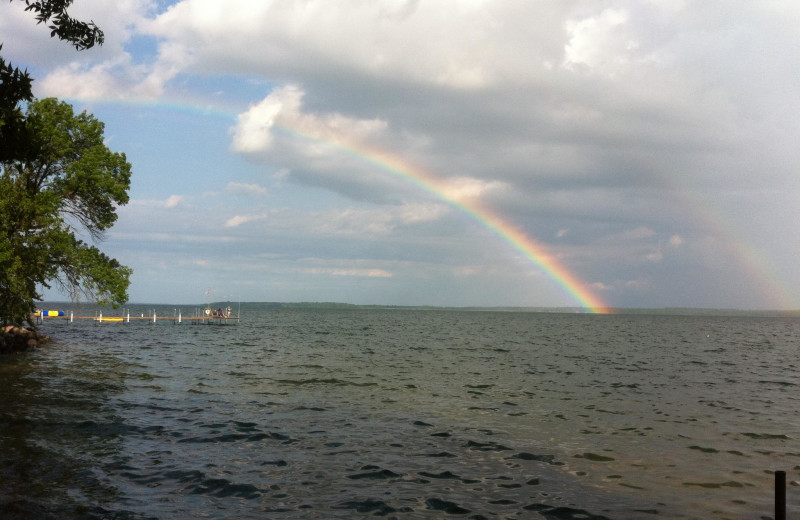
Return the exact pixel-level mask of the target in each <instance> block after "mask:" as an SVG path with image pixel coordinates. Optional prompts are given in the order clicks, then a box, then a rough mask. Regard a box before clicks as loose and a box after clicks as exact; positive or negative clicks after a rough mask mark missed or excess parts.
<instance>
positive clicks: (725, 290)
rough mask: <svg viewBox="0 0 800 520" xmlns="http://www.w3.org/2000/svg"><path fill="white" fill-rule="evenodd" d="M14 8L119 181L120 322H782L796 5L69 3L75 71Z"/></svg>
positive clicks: (41, 80)
mask: <svg viewBox="0 0 800 520" xmlns="http://www.w3.org/2000/svg"><path fill="white" fill-rule="evenodd" d="M23 8H24V5H23V4H22V3H21V2H19V1H16V2H11V3H9V2H0V40H2V42H3V49H2V53H3V55H4V57H5V58H6V59H7V60H10V61H12V62H13V63H14V64H15V65H18V66H20V67H22V68H27V69H28V70H29V71H30V72H31V73H32V75H33V77H34V78H35V83H34V92H35V95H36V96H37V97H47V96H55V97H58V98H61V99H64V100H67V101H69V102H70V103H72V104H73V105H74V106H75V107H76V108H77V109H79V110H87V111H89V112H91V113H93V114H94V115H95V116H96V117H97V118H98V119H100V120H101V121H104V122H105V123H106V138H107V143H108V146H109V147H110V148H111V149H112V150H114V151H120V152H125V153H126V154H127V157H128V159H129V161H130V162H131V163H132V164H133V172H134V173H133V181H132V187H131V193H130V194H131V202H130V204H128V205H127V206H125V207H123V208H120V211H119V215H120V218H119V221H118V223H117V224H116V226H115V227H114V228H113V229H112V231H111V232H109V233H108V236H107V238H106V240H105V242H104V243H103V244H102V245H101V248H102V249H104V250H105V251H107V252H108V253H109V254H111V255H112V256H114V257H116V258H117V259H118V260H120V261H121V262H122V263H124V264H126V265H129V266H131V267H132V268H133V269H134V271H135V273H134V275H133V278H132V285H131V288H130V295H131V300H132V301H134V302H152V303H160V302H164V303H184V302H186V303H193V302H203V301H206V300H207V299H208V298H209V297H208V296H206V295H205V294H206V292H207V291H209V292H210V294H211V295H212V297H213V298H215V299H227V298H231V299H239V298H241V300H242V301H339V302H350V303H358V304H397V305H417V304H429V305H452V306H472V305H486V306H495V305H514V306H517V305H520V306H577V305H585V304H587V302H595V303H597V302H601V303H604V304H606V305H609V306H614V307H665V306H682V307H725V308H745V309H762V308H769V309H785V308H798V307H800V262H798V259H800V217H799V216H798V213H799V203H800V175H799V174H798V171H797V170H798V165H800V117H798V115H800V32H799V31H798V30H797V28H798V27H800V3H798V2H796V1H795V0H785V1H780V0H774V1H766V0H765V1H758V2H753V1H750V0H738V1H737V0H726V1H721V0H720V1H715V0H703V1H696V2H692V1H688V0H687V1H683V0H638V1H633V0H630V1H628V0H591V1H579V0H550V1H519V0H427V1H426V0H418V1H415V0H337V1H319V0H274V1H267V0H238V1H235V2H223V1H218V0H183V1H165V0H161V1H154V0H115V1H114V2H108V1H107V0H76V2H75V4H74V6H73V8H72V10H71V13H72V14H73V15H74V16H76V17H79V18H82V19H92V20H94V21H95V22H96V23H97V24H98V25H100V26H101V28H102V29H103V30H104V31H105V34H106V43H105V45H104V46H103V47H100V48H95V49H91V50H89V51H85V52H80V53H78V52H76V51H75V50H74V49H73V48H72V47H70V46H69V45H68V44H66V43H63V42H59V41H57V40H51V39H50V38H49V31H48V30H47V29H46V28H45V27H43V26H37V25H36V23H35V20H34V19H33V16H32V15H31V14H30V13H26V12H24V10H23ZM509 233H513V236H515V237H517V238H516V239H513V237H512V238H509V236H510V235H509ZM520 237H524V238H520ZM521 244H522V245H521ZM525 244H528V245H527V246H526V245H525Z"/></svg>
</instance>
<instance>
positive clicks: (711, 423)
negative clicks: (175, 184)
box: [0, 306, 800, 520]
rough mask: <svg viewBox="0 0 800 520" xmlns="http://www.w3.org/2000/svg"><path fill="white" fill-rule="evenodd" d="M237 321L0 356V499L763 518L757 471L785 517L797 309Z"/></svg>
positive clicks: (183, 508)
mask: <svg viewBox="0 0 800 520" xmlns="http://www.w3.org/2000/svg"><path fill="white" fill-rule="evenodd" d="M140 311H141V312H145V313H146V312H147V308H142V309H136V308H134V309H133V313H134V314H136V313H139V312H140ZM158 311H159V312H158V314H159V315H165V314H173V307H169V308H166V307H163V308H160V309H158ZM188 311H189V310H185V311H184V314H185V313H186V312H188ZM242 317H243V320H242V322H241V323H240V324H239V325H227V326H211V325H189V324H187V323H184V324H181V325H174V324H170V323H165V322H160V323H157V324H155V325H154V324H152V323H147V322H137V323H130V324H119V323H116V324H103V325H99V326H98V325H95V324H93V323H92V322H80V323H74V324H71V325H69V324H67V323H65V322H63V321H48V322H46V323H45V324H44V326H43V328H44V330H45V331H46V332H48V333H50V334H51V335H52V336H54V338H55V339H54V342H53V343H52V344H51V345H49V346H47V347H45V348H42V349H40V350H38V351H36V352H33V353H29V354H23V355H16V356H9V357H6V358H4V359H2V360H0V378H1V380H2V385H0V500H2V502H0V504H1V505H0V507H2V509H0V513H2V515H3V517H4V518H5V517H12V518H13V517H15V516H16V517H18V518H87V519H98V518H132V519H133V518H136V519H138V518H162V519H182V518H220V519H222V518H280V519H291V518H311V519H313V518H367V517H370V518H371V517H379V518H399V519H406V518H474V519H479V518H547V519H595V520H598V519H602V518H614V519H627V518H697V519H700V518H702V519H708V518H717V519H723V518H732V519H733V518H737V519H738V518H761V517H764V518H769V517H770V516H771V514H772V507H773V493H772V482H773V480H772V479H773V477H772V472H773V471H774V470H777V469H783V470H786V471H787V472H788V480H789V482H790V486H789V489H788V496H789V511H790V513H791V512H792V511H794V513H795V514H798V513H800V488H798V487H797V486H796V485H794V484H796V481H798V480H800V470H799V469H798V468H800V442H798V436H800V412H798V404H799V403H798V385H800V375H799V374H800V373H799V372H798V364H800V363H799V362H798V361H797V356H798V350H800V342H798V337H800V336H799V335H798V334H799V333H800V320H797V319H789V318H763V317H708V316H688V317H679V316H646V315H627V316H626V315H615V316H593V315H581V314H536V313H511V312H503V313H500V312H460V311H409V310H385V311H382V310H302V309H294V310H287V309H266V308H257V307H250V308H248V307H246V306H245V307H244V308H243V309H242Z"/></svg>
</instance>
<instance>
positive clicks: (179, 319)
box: [178, 309, 182, 323]
mask: <svg viewBox="0 0 800 520" xmlns="http://www.w3.org/2000/svg"><path fill="white" fill-rule="evenodd" d="M181 321H182V320H181V310H180V309H178V323H181Z"/></svg>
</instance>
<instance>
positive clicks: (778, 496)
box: [775, 471, 786, 520]
mask: <svg viewBox="0 0 800 520" xmlns="http://www.w3.org/2000/svg"><path fill="white" fill-rule="evenodd" d="M775 520H786V472H785V471H776V472H775Z"/></svg>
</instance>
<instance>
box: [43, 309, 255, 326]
mask: <svg viewBox="0 0 800 520" xmlns="http://www.w3.org/2000/svg"><path fill="white" fill-rule="evenodd" d="M176 311H177V312H176V313H175V315H173V316H159V315H158V314H157V313H156V311H155V310H153V311H152V312H151V313H150V314H147V315H145V314H144V313H140V314H139V315H131V313H130V311H128V312H127V313H125V314H122V315H108V314H106V315H104V314H103V313H102V312H98V313H97V314H95V315H93V316H92V315H76V314H75V312H74V311H37V312H36V314H35V315H34V318H35V319H36V322H37V323H40V324H41V323H43V322H44V321H51V320H62V321H67V322H69V323H73V322H75V321H76V320H81V321H84V320H92V321H94V322H95V323H96V324H98V325H100V324H103V323H124V324H127V323H131V322H145V323H148V322H149V323H153V324H156V323H159V322H161V323H174V324H175V325H179V324H182V323H189V324H191V325H228V324H238V323H239V322H240V321H241V317H240V316H239V315H238V314H237V315H236V316H233V315H232V314H222V315H218V314H216V313H215V312H213V311H212V312H210V313H206V312H205V311H195V312H194V313H192V314H190V315H186V316H184V315H183V313H182V312H181V311H179V310H176Z"/></svg>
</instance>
